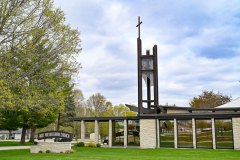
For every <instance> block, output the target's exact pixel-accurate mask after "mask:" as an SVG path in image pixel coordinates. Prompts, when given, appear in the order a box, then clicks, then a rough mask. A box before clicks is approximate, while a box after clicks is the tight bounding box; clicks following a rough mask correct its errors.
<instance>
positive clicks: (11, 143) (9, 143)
mask: <svg viewBox="0 0 240 160" xmlns="http://www.w3.org/2000/svg"><path fill="white" fill-rule="evenodd" d="M29 145H33V143H30V142H25V144H24V145H22V144H20V143H19V142H17V141H0V147H6V146H29Z"/></svg>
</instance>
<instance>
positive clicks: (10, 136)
mask: <svg viewBox="0 0 240 160" xmlns="http://www.w3.org/2000/svg"><path fill="white" fill-rule="evenodd" d="M8 132H9V133H8V139H12V130H8Z"/></svg>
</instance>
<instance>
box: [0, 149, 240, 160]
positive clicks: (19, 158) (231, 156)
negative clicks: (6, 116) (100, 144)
mask: <svg viewBox="0 0 240 160" xmlns="http://www.w3.org/2000/svg"><path fill="white" fill-rule="evenodd" d="M74 150H75V153H72V154H63V153H60V154H53V153H38V154H30V153H29V150H8V151H0V157H1V158H0V159H1V160H26V159H27V160H53V159H54V160H239V159H240V151H234V150H205V149H199V150H193V149H133V148H128V149H124V148H87V147H85V148H75V149H74Z"/></svg>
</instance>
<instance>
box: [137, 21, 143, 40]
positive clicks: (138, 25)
mask: <svg viewBox="0 0 240 160" xmlns="http://www.w3.org/2000/svg"><path fill="white" fill-rule="evenodd" d="M141 24H142V21H140V17H138V24H137V25H136V27H138V38H140V25H141Z"/></svg>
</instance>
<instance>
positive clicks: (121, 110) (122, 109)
mask: <svg viewBox="0 0 240 160" xmlns="http://www.w3.org/2000/svg"><path fill="white" fill-rule="evenodd" d="M113 114H114V116H115V117H126V116H136V114H137V113H136V112H133V111H130V109H129V108H128V107H126V106H125V105H123V104H119V105H115V106H114V107H113Z"/></svg>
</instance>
